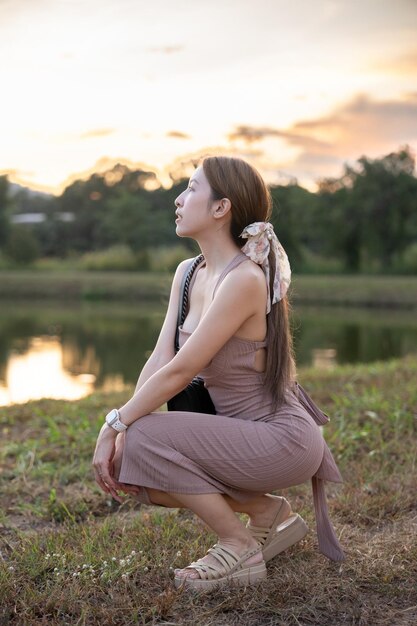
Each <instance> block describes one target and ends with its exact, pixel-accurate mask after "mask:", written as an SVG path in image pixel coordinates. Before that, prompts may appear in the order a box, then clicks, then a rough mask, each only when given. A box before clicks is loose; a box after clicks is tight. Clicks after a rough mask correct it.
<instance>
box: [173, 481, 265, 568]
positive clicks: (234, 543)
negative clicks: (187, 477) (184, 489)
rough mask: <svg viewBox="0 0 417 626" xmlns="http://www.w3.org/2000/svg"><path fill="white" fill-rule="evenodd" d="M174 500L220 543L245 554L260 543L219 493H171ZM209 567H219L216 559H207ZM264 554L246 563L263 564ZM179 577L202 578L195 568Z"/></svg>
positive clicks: (251, 558)
mask: <svg viewBox="0 0 417 626" xmlns="http://www.w3.org/2000/svg"><path fill="white" fill-rule="evenodd" d="M172 496H173V498H174V500H177V501H178V502H180V504H181V505H182V506H183V507H186V508H187V509H190V510H191V511H193V513H195V514H196V515H197V516H198V517H199V518H200V519H202V520H203V522H205V523H206V524H207V526H208V527H209V528H210V529H211V530H212V531H213V532H214V533H215V534H216V535H217V536H218V538H219V544H221V545H222V546H224V547H226V548H229V549H231V550H233V552H235V553H237V554H239V555H243V554H244V553H245V552H248V551H249V550H251V549H254V548H256V547H257V546H258V545H259V544H258V543H257V541H256V540H255V539H254V538H253V537H252V535H251V534H250V532H249V531H248V530H247V528H246V527H245V526H244V524H242V522H241V521H240V520H239V518H238V517H237V516H236V515H235V513H234V511H233V509H232V508H231V507H230V505H229V504H228V502H227V501H226V498H225V497H224V496H223V495H222V494H220V493H209V494H197V495H190V494H182V493H177V494H172ZM204 560H205V562H206V563H207V564H210V563H213V564H217V565H218V562H217V559H215V558H214V557H212V556H211V555H207V556H206V557H205V559H204ZM262 560H263V557H262V553H261V552H258V553H257V554H255V555H254V556H252V557H250V558H249V559H248V560H247V564H248V565H254V564H256V563H261V562H262ZM176 575H177V576H182V577H188V576H189V577H191V578H199V574H198V573H197V572H196V571H193V569H192V568H186V569H183V570H179V571H177V572H176Z"/></svg>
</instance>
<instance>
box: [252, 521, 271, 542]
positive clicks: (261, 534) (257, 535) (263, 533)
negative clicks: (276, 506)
mask: <svg viewBox="0 0 417 626" xmlns="http://www.w3.org/2000/svg"><path fill="white" fill-rule="evenodd" d="M247 529H248V530H249V532H250V534H251V535H252V537H253V538H254V539H256V541H257V542H258V543H260V544H261V546H263V544H264V543H265V541H266V539H267V537H268V535H269V532H270V530H271V528H262V527H261V526H252V524H248V525H247Z"/></svg>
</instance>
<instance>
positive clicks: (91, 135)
mask: <svg viewBox="0 0 417 626" xmlns="http://www.w3.org/2000/svg"><path fill="white" fill-rule="evenodd" d="M115 132H116V129H115V128H96V129H94V130H88V131H87V132H85V133H82V134H81V135H80V139H95V138H96V137H108V135H112V134H113V133H115Z"/></svg>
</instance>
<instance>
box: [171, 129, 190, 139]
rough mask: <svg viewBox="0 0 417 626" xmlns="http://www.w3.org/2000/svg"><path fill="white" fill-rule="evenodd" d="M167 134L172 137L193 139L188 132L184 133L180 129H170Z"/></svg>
mask: <svg viewBox="0 0 417 626" xmlns="http://www.w3.org/2000/svg"><path fill="white" fill-rule="evenodd" d="M165 136H166V137H171V139H191V136H190V135H187V133H182V132H181V131H179V130H170V131H169V132H168V133H166V135H165Z"/></svg>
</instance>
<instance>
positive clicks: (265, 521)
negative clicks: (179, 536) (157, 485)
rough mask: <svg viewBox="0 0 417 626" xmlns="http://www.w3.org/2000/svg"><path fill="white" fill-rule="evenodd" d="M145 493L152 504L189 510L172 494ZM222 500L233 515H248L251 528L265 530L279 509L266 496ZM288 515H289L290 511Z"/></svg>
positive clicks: (275, 502)
mask: <svg viewBox="0 0 417 626" xmlns="http://www.w3.org/2000/svg"><path fill="white" fill-rule="evenodd" d="M147 492H148V495H149V499H150V500H151V502H152V504H155V505H158V506H166V507H168V508H174V509H176V508H189V507H188V506H187V505H185V504H184V501H182V502H180V500H179V499H178V497H177V496H174V495H172V494H169V493H165V492H163V491H159V490H157V489H149V488H148V489H147ZM211 495H217V494H211ZM219 495H220V494H219ZM223 498H224V499H225V500H226V502H227V504H228V505H229V507H230V508H231V509H232V511H234V512H235V513H246V515H249V518H250V523H251V524H252V525H253V526H263V527H266V528H267V527H268V526H270V525H271V524H272V522H273V520H274V517H275V515H276V512H277V510H278V509H279V507H280V504H279V502H277V500H276V499H272V498H269V497H268V496H267V495H262V496H256V497H254V498H253V500H250V501H249V502H238V501H237V500H233V499H232V498H231V497H230V496H223ZM288 514H289V515H290V514H291V509H290V511H289V513H288Z"/></svg>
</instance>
